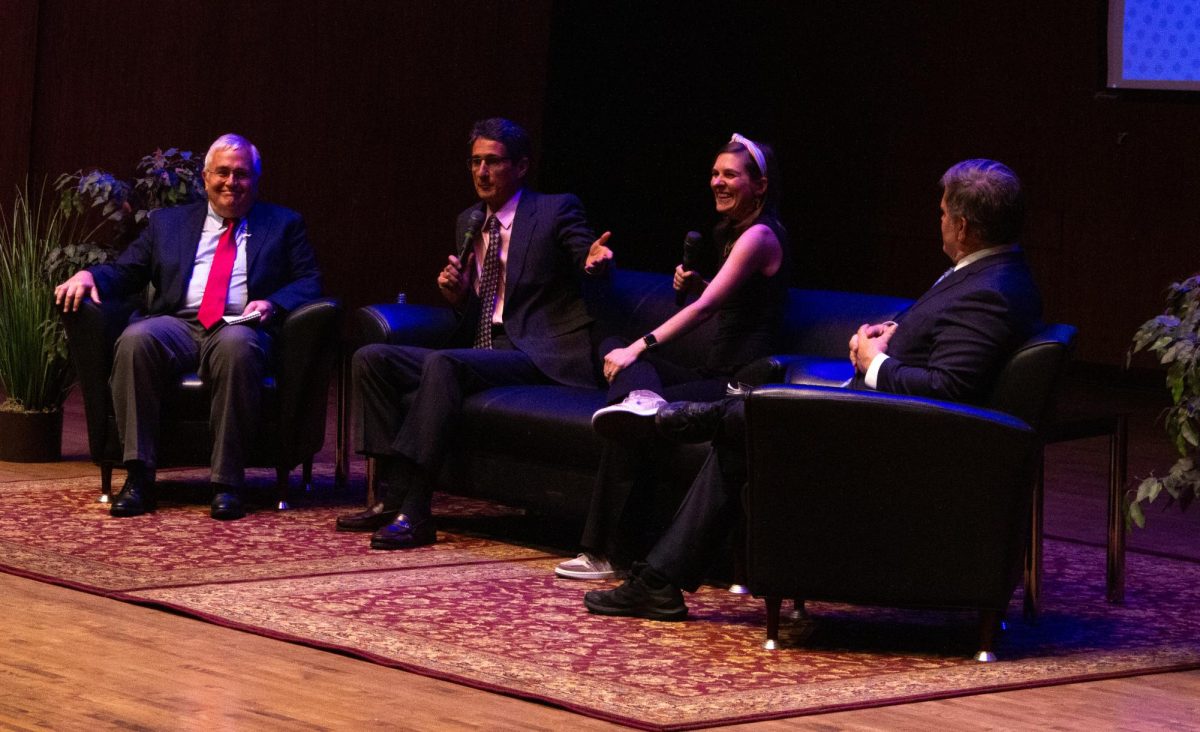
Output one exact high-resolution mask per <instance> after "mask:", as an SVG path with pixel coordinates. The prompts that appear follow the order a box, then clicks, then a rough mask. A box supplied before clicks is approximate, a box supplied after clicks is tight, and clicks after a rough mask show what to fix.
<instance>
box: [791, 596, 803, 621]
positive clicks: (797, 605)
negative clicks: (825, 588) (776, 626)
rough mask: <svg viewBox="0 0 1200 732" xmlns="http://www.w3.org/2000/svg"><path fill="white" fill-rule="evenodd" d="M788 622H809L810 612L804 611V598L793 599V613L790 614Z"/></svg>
mask: <svg viewBox="0 0 1200 732" xmlns="http://www.w3.org/2000/svg"><path fill="white" fill-rule="evenodd" d="M788 620H808V611H807V610H805V609H804V598H803V597H794V598H792V611H791V612H790V613H788Z"/></svg>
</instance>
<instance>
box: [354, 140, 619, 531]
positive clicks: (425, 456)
mask: <svg viewBox="0 0 1200 732" xmlns="http://www.w3.org/2000/svg"><path fill="white" fill-rule="evenodd" d="M470 145H471V155H470V158H469V163H470V170H471V177H472V181H473V182H474V184H475V192H476V193H477V194H478V196H479V199H480V202H479V203H476V204H474V205H472V206H471V207H470V208H468V209H466V210H465V211H463V212H462V213H461V214H459V216H458V223H457V228H456V231H455V236H456V240H457V241H460V242H462V243H463V250H462V253H461V254H460V255H459V256H455V255H450V257H449V262H448V264H447V265H446V267H445V268H444V269H443V270H442V271H441V274H439V275H438V289H439V291H440V292H441V293H442V295H443V296H444V297H445V298H446V300H448V301H449V302H450V304H451V305H453V306H454V308H455V310H456V311H457V312H458V315H459V322H458V327H457V329H456V331H455V333H454V334H453V335H452V336H451V338H450V340H449V342H448V343H447V344H446V345H447V348H445V349H429V348H419V347H415V346H398V345H387V344H375V345H370V346H365V347H363V348H360V349H359V350H358V351H357V352H356V353H355V354H354V358H353V363H352V374H353V376H352V378H353V383H354V409H355V418H354V419H355V427H356V429H355V434H356V439H357V441H358V444H357V446H356V447H357V449H358V451H359V452H361V453H364V454H366V455H369V456H372V457H374V458H376V460H377V465H378V471H379V477H380V482H381V483H382V484H383V489H384V490H383V498H382V500H381V501H379V502H378V503H376V504H375V505H373V506H371V507H369V508H368V509H367V510H365V511H361V512H358V513H354V514H349V515H345V516H340V517H339V518H338V520H337V528H338V530H339V531H373V532H374V534H373V535H372V537H371V548H373V549H407V548H410V547H417V546H424V545H427V544H432V543H433V542H434V541H435V540H436V532H435V529H434V523H433V516H432V514H431V511H430V502H431V499H432V494H433V479H434V477H435V476H436V475H437V474H438V472H439V470H440V469H441V466H442V463H443V461H444V460H445V457H446V454H447V452H448V451H449V448H450V447H451V445H452V443H453V440H454V437H455V435H456V426H457V422H458V415H459V413H460V411H461V409H462V402H463V400H464V399H465V398H466V397H467V396H469V395H470V394H473V393H475V392H478V391H482V390H484V389H487V388H489V387H493V386H499V385H504V384H555V383H556V384H563V385H566V386H579V387H588V388H595V387H597V386H598V381H597V375H596V370H595V367H594V364H593V361H592V355H591V354H592V347H591V338H590V335H589V330H590V325H591V317H590V316H589V315H588V313H587V310H586V308H585V307H584V303H583V300H582V299H581V295H580V288H579V282H578V277H579V275H581V274H587V275H597V274H600V273H602V272H604V271H606V269H607V266H608V264H609V262H610V261H611V260H612V251H611V250H609V248H608V247H607V246H605V242H607V241H608V237H609V234H608V232H605V234H604V235H603V236H601V237H600V238H598V239H597V238H596V237H595V235H594V234H593V232H592V229H591V227H589V226H588V224H587V220H586V218H585V217H584V212H583V206H582V205H581V204H580V203H579V199H578V198H576V197H575V196H572V195H569V194H568V195H544V194H539V193H537V192H535V191H532V190H529V189H528V188H526V187H525V176H526V174H527V173H528V171H529V165H530V154H531V145H530V141H529V136H528V135H527V134H526V132H525V130H523V129H522V128H521V127H519V126H518V125H516V124H514V123H513V122H510V121H509V120H506V119H501V118H492V119H487V120H483V121H481V122H477V123H476V124H475V127H474V129H473V130H472V131H471V135H470ZM406 395H411V402H410V404H409V406H408V408H407V410H404V411H402V410H401V409H400V407H399V405H400V404H401V403H402V401H403V399H404V397H405V396H406Z"/></svg>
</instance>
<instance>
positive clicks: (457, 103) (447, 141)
mask: <svg viewBox="0 0 1200 732" xmlns="http://www.w3.org/2000/svg"><path fill="white" fill-rule="evenodd" d="M1104 13H1105V3H1104V2H1103V1H1102V0H1085V1H1083V2H1067V1H1066V0H1063V1H1061V2H1050V3H1044V2H1032V1H1028V2H1026V1H1024V0H1022V1H1021V2H1013V3H995V2H981V1H979V0H968V1H966V2H949V1H947V2H940V1H939V2H929V3H896V2H884V1H882V0H865V1H864V2H861V3H854V4H853V5H852V6H849V5H847V4H845V3H841V2H818V3H783V2H780V3H775V2H760V3H744V4H739V5H738V6H736V8H734V7H730V6H728V5H725V6H716V5H709V4H691V5H678V4H670V3H635V2H621V3H608V2H605V3H598V2H597V3H587V2H553V0H536V1H531V2H525V1H523V0H512V1H507V2H501V1H498V0H491V1H488V0H472V1H466V0H456V1H452V2H437V1H435V0H413V1H406V2H391V1H390V0H361V1H360V2H351V3H346V2H335V1H334V0H309V1H306V2H284V1H282V0H259V1H258V2H254V3H241V2H234V1H232V0H208V1H207V2H203V3H168V4H164V3H161V2H158V1H157V0H127V1H125V2H121V3H118V4H115V5H113V4H86V3H84V4H81V3H77V2H71V1H70V0H10V2H6V3H3V4H0V41H2V43H0V66H2V67H3V68H4V69H5V76H6V83H5V84H4V85H0V136H2V137H3V139H4V141H5V142H4V144H3V145H0V186H3V187H4V190H11V185H12V183H13V182H15V181H18V180H21V179H22V178H23V177H24V176H25V175H26V174H27V173H28V174H30V175H32V176H33V177H35V178H37V177H40V176H42V175H48V176H51V177H53V176H55V175H57V174H58V173H61V172H64V171H69V170H75V169H77V168H81V167H87V166H102V167H106V168H109V169H112V170H114V171H116V172H120V173H123V174H128V173H130V172H131V171H132V166H133V165H134V163H135V162H136V160H137V159H138V157H140V156H141V155H143V154H145V153H147V152H149V151H150V150H152V149H153V148H154V147H156V146H164V145H177V146H182V147H187V148H191V149H193V150H196V151H198V152H199V151H202V150H203V149H204V148H205V146H206V145H207V144H208V142H210V141H211V140H212V139H213V138H214V137H215V136H217V135H218V134H221V133H223V132H226V131H238V132H241V133H243V134H245V135H247V136H249V137H250V138H251V139H253V140H254V141H255V142H256V143H257V144H258V145H259V147H260V149H261V150H262V152H263V156H264V160H265V175H264V179H263V194H264V198H266V199H268V200H272V201H275V202H278V203H281V204H284V205H287V206H291V207H293V208H295V209H297V210H300V211H301V212H303V213H304V214H305V216H306V218H307V220H308V222H309V228H310V233H311V236H312V238H313V241H314V243H315V245H316V247H317V249H318V253H319V255H320V257H321V262H322V265H323V267H324V269H325V271H326V272H327V288H328V289H329V291H330V292H332V293H335V294H338V295H340V296H342V297H343V298H344V299H345V300H346V301H347V304H348V305H350V306H352V307H353V306H357V305H361V304H364V303H367V302H372V301H378V300H382V299H390V298H391V297H392V296H394V294H395V292H397V291H399V290H404V291H407V292H408V293H409V295H410V299H412V300H413V301H416V302H435V301H437V299H438V298H437V295H436V291H435V287H434V276H435V273H436V271H437V269H438V268H439V267H440V266H441V263H442V261H443V259H444V257H445V254H446V253H447V252H449V251H450V250H451V249H452V247H453V244H454V243H453V242H452V241H450V239H451V236H452V235H451V226H452V217H453V216H454V214H455V213H456V212H457V211H458V210H460V209H461V208H462V207H464V206H465V205H467V204H468V203H469V202H470V201H471V200H472V198H473V194H472V190H471V188H470V184H469V179H468V175H467V172H466V167H465V165H464V163H463V160H464V158H465V151H466V146H465V144H464V141H465V134H466V131H467V129H468V127H469V125H470V123H471V122H472V121H473V120H474V119H476V118H479V117H483V116H490V115H493V114H501V115H506V116H511V117H513V118H514V119H517V120H520V121H522V122H524V123H525V124H526V125H527V126H528V127H529V128H530V130H531V132H533V133H534V136H535V139H536V141H537V142H538V143H539V144H538V153H539V160H537V161H536V162H535V174H537V175H538V176H539V177H540V183H541V184H542V187H543V188H545V189H547V190H572V191H574V192H576V193H579V194H580V195H581V196H582V197H583V199H584V202H585V204H586V205H587V207H588V209H589V212H590V214H591V216H592V219H593V222H594V224H595V225H596V227H597V228H598V229H606V228H609V229H612V230H613V231H614V239H613V244H614V247H615V248H616V249H617V251H618V256H619V259H620V261H621V262H622V263H623V264H624V265H625V266H631V267H637V268H653V269H662V270H664V271H666V270H668V269H669V268H671V267H673V266H674V264H675V262H676V261H677V259H678V256H679V254H678V252H679V248H680V242H681V240H682V237H683V233H684V232H685V231H687V230H689V229H704V228H706V227H707V226H708V225H709V224H710V223H711V221H712V214H711V205H712V204H711V198H710V196H709V193H708V191H707V188H706V186H707V180H708V168H709V166H710V164H711V158H712V154H713V152H714V151H715V149H716V148H717V147H718V146H719V145H720V144H721V143H722V142H723V141H724V140H726V139H728V136H729V134H730V133H731V132H733V131H735V130H736V131H739V132H742V133H744V134H747V135H750V136H752V137H754V136H758V137H761V138H764V139H767V140H770V141H772V142H773V143H775V145H776V147H777V149H778V152H779V156H780V159H781V161H782V175H781V176H779V182H781V183H782V188H783V191H784V202H783V210H784V215H785V221H786V223H787V224H788V225H789V228H790V229H791V231H792V234H793V237H794V240H795V244H796V252H797V256H796V260H797V269H796V273H795V277H796V282H797V284H800V285H803V286H809V287H827V288H833V289H861V290H868V291H875V292H886V293H894V294H901V295H909V296H912V295H916V294H919V293H920V292H921V291H923V290H924V289H925V287H927V286H928V284H929V283H930V282H932V280H933V279H934V278H936V277H937V275H938V274H939V273H940V272H941V270H942V269H943V268H944V266H945V264H944V258H943V257H942V255H941V253H940V250H939V240H938V231H937V206H936V204H937V196H938V189H937V180H938V177H939V176H940V175H941V173H942V172H943V171H944V170H945V168H946V167H947V166H949V165H950V164H951V163H953V162H955V161H957V160H960V159H963V158H966V157H994V158H997V159H999V160H1003V161H1005V162H1006V163H1008V164H1010V165H1011V166H1012V167H1013V168H1014V169H1016V170H1017V172H1018V173H1019V174H1020V175H1021V176H1022V177H1023V179H1024V181H1025V183H1026V186H1027V188H1028V191H1029V194H1030V198H1031V206H1032V211H1031V219H1030V222H1029V227H1028V235H1027V237H1026V245H1027V248H1028V250H1029V252H1030V255H1031V259H1032V261H1033V264H1034V267H1035V270H1036V273H1037V276H1038V279H1039V281H1040V283H1041V285H1042V288H1043V291H1044V294H1045V299H1046V305H1047V317H1048V318H1050V319H1054V320H1061V321H1066V322H1071V323H1075V324H1077V325H1079V326H1080V328H1081V334H1082V337H1081V343H1080V352H1079V356H1080V358H1082V359H1084V360H1087V361H1091V362H1096V363H1102V364H1117V363H1120V362H1121V360H1122V359H1123V355H1124V351H1125V348H1126V345H1127V344H1128V341H1129V337H1130V335H1131V333H1132V331H1133V329H1134V328H1136V326H1137V325H1138V323H1140V322H1141V321H1142V320H1144V319H1145V318H1147V317H1149V316H1151V315H1153V314H1155V313H1156V312H1158V311H1159V309H1160V307H1161V301H1162V292H1163V288H1164V287H1165V285H1166V284H1167V283H1168V282H1170V281H1171V280H1173V279H1178V278H1182V277H1185V276H1187V275H1188V274H1190V273H1191V272H1192V271H1193V270H1195V269H1200V263H1198V260H1200V257H1197V254H1196V252H1197V243H1198V242H1200V235H1198V231H1200V135H1198V134H1197V130H1200V104H1197V103H1196V101H1195V99H1193V98H1191V97H1176V98H1167V99H1162V98H1160V99H1152V100H1146V99H1138V98H1129V97H1114V96H1111V95H1107V94H1104V93H1102V89H1101V79H1100V72H1101V63H1102V60H1103V35H1102V27H1103V22H1104ZM6 199H7V197H6V196H5V197H4V198H0V200H6Z"/></svg>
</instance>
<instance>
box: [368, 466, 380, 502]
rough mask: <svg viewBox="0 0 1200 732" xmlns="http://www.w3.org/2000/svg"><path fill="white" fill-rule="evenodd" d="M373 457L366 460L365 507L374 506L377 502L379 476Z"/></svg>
mask: <svg viewBox="0 0 1200 732" xmlns="http://www.w3.org/2000/svg"><path fill="white" fill-rule="evenodd" d="M376 468H377V465H376V461H375V458H373V457H368V458H367V506H374V505H375V503H376V502H377V501H378V500H379V475H378V472H379V471H378V470H377V469H376Z"/></svg>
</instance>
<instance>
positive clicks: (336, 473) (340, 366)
mask: <svg viewBox="0 0 1200 732" xmlns="http://www.w3.org/2000/svg"><path fill="white" fill-rule="evenodd" d="M334 378H335V379H336V381H337V384H336V391H337V434H336V435H335V436H334V444H335V446H334V451H333V463H334V467H333V484H334V486H335V487H337V488H338V489H339V490H341V489H343V488H345V487H346V485H347V484H348V483H349V482H350V364H349V356H348V354H344V353H343V354H340V355H339V356H338V360H337V374H336V376H335V377H334Z"/></svg>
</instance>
